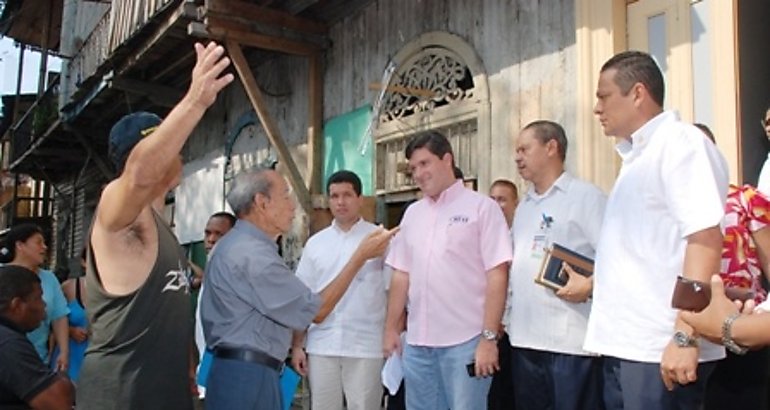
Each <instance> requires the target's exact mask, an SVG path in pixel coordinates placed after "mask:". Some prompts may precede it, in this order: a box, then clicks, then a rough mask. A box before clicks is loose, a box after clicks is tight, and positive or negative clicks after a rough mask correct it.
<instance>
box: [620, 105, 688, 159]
mask: <svg viewBox="0 0 770 410" xmlns="http://www.w3.org/2000/svg"><path fill="white" fill-rule="evenodd" d="M678 119H679V115H677V113H676V112H674V111H663V112H661V113H660V114H658V115H656V116H655V117H653V118H652V119H650V120H649V121H647V122H646V123H644V125H642V126H641V128H639V129H638V130H636V131H634V132H633V134H631V140H630V141H629V140H627V139H625V138H623V139H621V141H620V142H618V143H617V144H616V145H615V150H617V151H618V154H619V155H620V157H621V158H622V159H623V161H629V160H632V159H634V158H636V157H638V156H639V155H640V154H641V153H642V151H643V150H644V149H645V148H646V147H647V145H648V144H649V143H650V141H651V140H652V137H653V135H655V131H657V130H658V128H659V127H660V126H661V125H663V124H665V123H667V122H674V121H677V120H678Z"/></svg>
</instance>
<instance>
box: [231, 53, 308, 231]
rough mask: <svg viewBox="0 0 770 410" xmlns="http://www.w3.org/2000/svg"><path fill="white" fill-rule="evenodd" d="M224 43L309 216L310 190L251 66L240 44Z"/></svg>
mask: <svg viewBox="0 0 770 410" xmlns="http://www.w3.org/2000/svg"><path fill="white" fill-rule="evenodd" d="M226 45H227V52H228V53H229V54H230V58H231V59H232V61H233V65H234V66H235V70H236V71H237V72H238V76H239V77H240V78H241V82H242V83H243V88H244V89H245V90H246V95H248V97H249V101H251V105H252V106H253V107H254V111H255V112H256V113H257V117H259V121H260V122H261V123H262V127H263V128H264V129H265V133H266V134H267V139H268V140H269V141H270V144H272V145H273V147H275V149H276V151H278V157H279V158H280V160H281V161H282V162H283V164H284V165H286V168H287V169H288V170H289V182H290V183H291V185H292V188H294V191H295V192H296V193H297V199H298V200H299V204H300V205H301V206H302V209H304V210H305V213H306V214H307V215H308V216H310V215H312V212H313V207H312V204H311V202H310V192H308V189H307V187H306V186H305V183H304V181H303V180H302V175H301V174H300V173H299V169H297V164H296V163H295V162H294V159H292V157H291V153H290V152H289V149H288V148H287V147H286V143H285V142H284V141H283V137H281V133H280V131H279V130H278V127H277V126H276V125H275V122H274V121H273V118H272V117H271V116H270V113H269V112H268V110H267V105H266V104H265V100H264V98H263V97H262V92H261V91H260V90H259V86H257V80H256V79H255V78H254V75H253V74H252V73H251V68H250V67H249V64H248V62H247V61H246V57H244V56H243V51H242V50H241V46H240V44H238V43H237V42H235V41H233V40H227V42H226Z"/></svg>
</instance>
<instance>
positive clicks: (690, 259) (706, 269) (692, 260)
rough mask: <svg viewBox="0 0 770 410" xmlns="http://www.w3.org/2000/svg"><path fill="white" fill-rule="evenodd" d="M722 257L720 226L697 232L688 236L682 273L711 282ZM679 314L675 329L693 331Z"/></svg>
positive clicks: (690, 277)
mask: <svg viewBox="0 0 770 410" xmlns="http://www.w3.org/2000/svg"><path fill="white" fill-rule="evenodd" d="M721 257H722V231H721V230H720V229H719V227H718V226H713V227H711V228H707V229H704V230H702V231H698V232H695V233H693V234H691V235H690V236H688V237H687V247H686V248H685V254H684V264H683V266H682V275H683V276H684V277H686V278H688V279H693V280H697V281H701V282H703V283H709V282H710V281H711V275H714V274H715V273H719V268H720V266H719V265H720V261H721ZM679 316H680V315H679V314H678V315H677V319H676V324H675V329H677V330H683V331H685V332H687V333H692V327H690V326H689V325H688V324H686V323H685V322H684V321H682V320H681V318H680V317H679Z"/></svg>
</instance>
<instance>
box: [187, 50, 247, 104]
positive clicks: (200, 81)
mask: <svg viewBox="0 0 770 410" xmlns="http://www.w3.org/2000/svg"><path fill="white" fill-rule="evenodd" d="M224 53H225V49H224V47H222V46H220V45H218V44H217V43H215V42H213V41H212V42H210V43H208V44H207V45H206V46H205V47H204V46H203V45H202V44H201V43H195V56H196V61H195V67H193V71H192V81H191V82H190V88H189V90H188V91H187V96H186V97H187V98H190V99H191V101H192V103H193V104H194V105H196V106H198V107H200V108H202V109H204V110H205V109H207V108H208V107H210V106H211V104H213V103H214V101H215V100H216V98H217V94H218V93H219V91H220V90H222V89H223V88H224V87H225V86H226V85H228V84H230V83H231V82H232V81H233V80H234V79H235V77H234V76H233V75H232V74H231V73H228V74H225V75H222V76H220V75H221V74H222V72H223V71H224V70H225V69H226V68H227V67H228V66H229V65H230V59H229V58H228V57H223V56H224Z"/></svg>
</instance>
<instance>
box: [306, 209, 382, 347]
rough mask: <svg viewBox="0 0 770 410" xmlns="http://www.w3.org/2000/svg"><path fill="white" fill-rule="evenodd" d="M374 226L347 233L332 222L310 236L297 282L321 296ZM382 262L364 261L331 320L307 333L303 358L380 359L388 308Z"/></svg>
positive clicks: (365, 224) (364, 225) (364, 224)
mask: <svg viewBox="0 0 770 410" xmlns="http://www.w3.org/2000/svg"><path fill="white" fill-rule="evenodd" d="M375 229H377V226H376V225H374V224H371V223H369V222H367V221H365V220H363V219H360V220H359V221H358V222H356V224H355V225H353V226H352V227H351V228H350V230H348V231H347V232H345V231H343V230H341V229H340V228H339V226H338V225H337V224H336V222H332V224H331V225H330V226H328V227H327V228H325V229H323V230H321V231H319V232H318V233H316V234H315V235H313V236H312V237H311V238H310V239H309V240H308V242H307V244H306V245H305V248H304V250H303V251H302V257H301V258H300V261H299V265H298V266H297V276H298V277H299V278H300V280H302V281H303V282H304V283H305V284H306V285H307V286H308V287H309V288H310V289H311V290H312V291H313V292H316V293H318V292H320V291H322V290H323V289H324V288H325V287H326V286H327V285H329V283H331V282H332V281H333V280H334V278H336V277H337V275H338V274H339V273H340V272H341V271H342V268H343V267H345V264H347V263H348V261H349V260H350V257H351V256H352V255H353V253H354V252H355V250H356V248H358V245H359V244H360V243H361V241H363V240H364V238H366V236H367V235H369V233H371V232H372V231H374V230H375ZM383 266H384V264H383V260H382V258H376V259H370V260H369V261H367V262H366V263H365V264H364V266H363V267H362V268H361V270H360V271H358V273H357V274H356V277H355V278H354V279H353V281H352V282H351V283H350V287H349V288H348V290H347V291H346V292H345V295H343V296H342V299H340V301H339V303H337V306H335V308H334V310H332V312H331V314H329V316H328V317H327V318H326V320H324V321H323V322H322V323H319V324H312V325H310V328H309V329H308V333H307V344H306V350H307V352H308V353H311V354H316V355H324V356H342V357H354V358H380V357H382V332H383V327H384V326H385V309H386V304H387V291H386V285H387V283H388V282H389V278H388V277H385V274H384V273H383Z"/></svg>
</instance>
